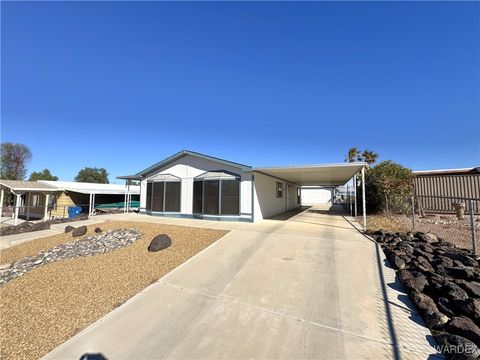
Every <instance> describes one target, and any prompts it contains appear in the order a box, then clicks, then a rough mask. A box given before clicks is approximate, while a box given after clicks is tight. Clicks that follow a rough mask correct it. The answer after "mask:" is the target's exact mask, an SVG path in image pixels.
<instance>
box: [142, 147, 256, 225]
mask: <svg viewBox="0 0 480 360" xmlns="http://www.w3.org/2000/svg"><path fill="white" fill-rule="evenodd" d="M215 170H226V171H229V172H232V173H234V174H238V175H240V178H241V183H240V213H241V215H242V217H250V216H251V212H252V185H251V184H252V181H251V179H252V175H251V173H250V172H242V171H241V170H240V169H239V168H236V167H233V166H228V165H223V164H220V163H217V162H215V161H211V160H207V159H202V158H198V157H195V156H191V155H185V156H183V157H182V158H180V159H178V160H175V161H173V162H171V163H170V164H168V165H166V166H165V167H163V168H160V169H157V170H155V171H154V172H152V173H151V174H148V176H147V178H146V179H145V180H142V182H141V189H140V190H141V195H140V208H141V209H142V210H145V206H146V197H147V181H148V180H149V179H151V178H153V177H155V176H157V175H159V174H170V175H174V176H177V177H179V178H180V179H181V200H180V213H181V214H189V215H191V214H192V211H193V179H194V178H195V177H196V176H198V175H200V174H203V173H204V172H206V171H215Z"/></svg>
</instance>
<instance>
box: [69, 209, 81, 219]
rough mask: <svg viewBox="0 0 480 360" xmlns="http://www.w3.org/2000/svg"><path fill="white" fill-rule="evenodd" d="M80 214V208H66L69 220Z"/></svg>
mask: <svg viewBox="0 0 480 360" xmlns="http://www.w3.org/2000/svg"><path fill="white" fill-rule="evenodd" d="M81 213H82V207H81V206H69V207H68V217H69V218H70V219H73V218H74V217H76V216H78V215H79V214H81Z"/></svg>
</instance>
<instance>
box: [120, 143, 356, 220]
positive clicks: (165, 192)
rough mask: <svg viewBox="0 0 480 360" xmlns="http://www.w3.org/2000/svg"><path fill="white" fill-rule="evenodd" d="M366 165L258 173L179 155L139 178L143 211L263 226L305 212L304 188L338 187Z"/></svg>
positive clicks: (201, 156)
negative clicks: (264, 221) (292, 212)
mask: <svg viewBox="0 0 480 360" xmlns="http://www.w3.org/2000/svg"><path fill="white" fill-rule="evenodd" d="M364 165H365V164H364V163H344V164H331V165H310V166H287V167H265V168H253V167H251V166H248V165H243V164H239V163H236V162H232V161H227V160H223V159H219V158H216V157H212V156H208V155H204V154H200V153H197V152H193V151H189V150H183V151H180V152H178V153H176V154H174V155H172V156H170V157H168V158H166V159H164V160H162V161H160V162H158V163H156V164H154V165H152V166H150V167H148V168H146V169H144V170H142V171H140V172H138V173H136V174H135V175H127V176H120V177H118V178H119V179H125V180H140V181H141V185H140V211H141V212H142V213H146V214H149V215H157V216H173V217H185V218H199V219H211V220H233V221H258V220H261V219H264V218H268V217H271V216H274V215H277V214H280V213H283V212H286V211H289V210H292V209H295V208H298V207H300V206H301V188H302V186H312V185H313V186H338V185H343V184H345V183H346V182H347V181H348V180H349V179H350V178H351V177H352V176H353V175H355V174H357V173H359V171H361V169H362V168H363V167H364Z"/></svg>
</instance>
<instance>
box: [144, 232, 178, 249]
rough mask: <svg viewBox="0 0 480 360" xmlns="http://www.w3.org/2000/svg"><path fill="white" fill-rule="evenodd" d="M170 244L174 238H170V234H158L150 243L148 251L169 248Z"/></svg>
mask: <svg viewBox="0 0 480 360" xmlns="http://www.w3.org/2000/svg"><path fill="white" fill-rule="evenodd" d="M170 245H172V239H170V237H169V236H168V235H166V234H161V235H157V236H155V237H154V238H153V239H152V241H151V242H150V245H148V251H150V252H156V251H160V250H163V249H166V248H168V247H169V246H170Z"/></svg>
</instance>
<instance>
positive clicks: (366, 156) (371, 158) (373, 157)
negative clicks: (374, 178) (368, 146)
mask: <svg viewBox="0 0 480 360" xmlns="http://www.w3.org/2000/svg"><path fill="white" fill-rule="evenodd" d="M377 159H378V154H377V153H375V152H373V151H370V150H363V152H362V160H363V161H365V162H366V163H367V164H368V165H372V164H374V163H375V162H376V161H377Z"/></svg>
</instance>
